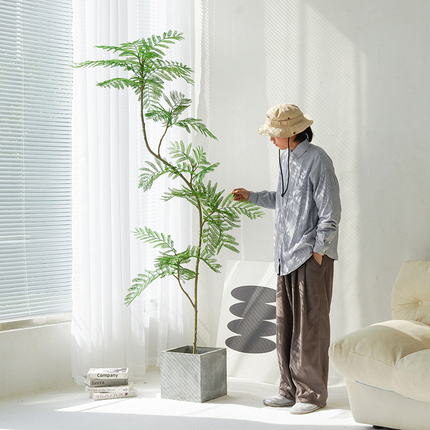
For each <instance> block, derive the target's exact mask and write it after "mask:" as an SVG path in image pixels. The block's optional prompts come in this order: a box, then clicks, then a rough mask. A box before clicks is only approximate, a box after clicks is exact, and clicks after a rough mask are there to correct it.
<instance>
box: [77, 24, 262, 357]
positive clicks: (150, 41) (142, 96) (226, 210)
mask: <svg viewBox="0 0 430 430" xmlns="http://www.w3.org/2000/svg"><path fill="white" fill-rule="evenodd" d="M180 40H183V36H182V33H178V32H176V31H168V32H166V33H163V35H162V36H152V37H149V38H146V39H139V40H136V41H134V42H129V43H122V44H120V45H119V46H97V48H100V49H103V50H106V51H111V52H114V53H117V54H118V58H115V59H108V60H96V61H84V62H81V63H76V64H74V67H96V66H102V67H119V68H121V69H123V70H125V71H126V72H127V73H128V77H125V78H123V77H118V78H112V79H108V80H106V81H103V82H99V83H98V84H97V85H98V86H100V87H103V88H116V89H124V88H127V87H128V88H132V89H133V90H134V92H135V94H136V96H137V99H138V101H139V103H140V118H141V123H142V133H143V141H144V143H145V146H146V149H147V150H148V152H149V153H150V154H151V155H152V157H153V161H146V163H145V164H146V165H145V167H143V168H142V169H141V171H142V173H141V175H140V177H139V187H140V188H142V189H143V191H148V190H149V189H150V188H151V187H152V185H153V183H154V181H156V180H157V179H158V178H160V177H161V176H163V175H168V176H169V177H171V178H173V179H178V180H180V186H179V187H177V188H169V189H168V190H167V191H166V192H165V194H164V195H163V196H162V200H164V201H166V202H167V201H169V200H170V199H172V198H173V197H178V198H183V199H185V200H187V201H188V202H189V203H190V204H191V205H193V206H194V207H195V208H196V209H197V213H198V227H197V228H198V236H197V237H198V240H197V244H196V245H194V246H193V245H189V246H187V248H186V249H185V250H182V251H178V250H177V249H176V248H175V245H174V242H173V240H172V238H171V236H170V235H169V234H168V235H165V234H164V233H158V232H155V231H153V230H152V229H151V228H149V227H144V228H136V230H135V232H134V233H135V236H136V237H137V238H138V239H141V240H142V241H143V242H146V243H151V244H152V245H153V246H154V247H156V248H157V247H158V248H160V252H159V255H158V257H157V258H156V259H155V261H154V269H146V270H145V271H144V273H143V274H139V275H138V276H137V277H136V278H135V279H134V280H133V284H132V285H131V287H130V288H129V290H128V294H127V296H126V297H125V303H126V304H127V305H129V304H130V303H131V302H132V301H133V300H134V299H136V297H138V296H139V295H140V294H141V293H142V292H143V291H144V290H145V289H146V288H147V287H148V286H149V285H150V284H151V283H152V282H154V281H155V280H156V279H159V278H165V277H166V276H173V277H174V278H176V280H177V282H178V285H179V287H180V289H181V290H182V292H183V293H184V294H185V296H186V297H187V299H188V300H189V302H190V303H191V306H192V308H193V310H194V339H193V353H195V352H196V344H197V292H198V284H199V270H200V263H202V262H203V263H205V264H206V265H207V266H208V267H209V268H210V269H211V270H213V271H214V272H218V273H219V271H220V268H221V265H220V264H219V263H218V262H217V259H216V256H217V255H218V254H219V252H220V251H221V249H222V248H227V249H230V250H232V251H234V252H239V251H238V249H237V246H238V243H237V242H236V239H235V238H234V237H233V236H232V235H231V234H229V231H230V230H232V229H233V228H235V227H239V224H240V216H241V215H245V216H247V217H248V218H250V219H255V218H257V217H261V216H262V214H263V212H262V211H261V210H260V209H259V208H258V207H256V206H255V205H253V204H251V203H248V202H233V196H232V195H231V194H230V193H225V191H224V190H222V191H218V189H217V186H218V185H217V183H212V182H211V181H208V182H206V181H205V180H204V179H205V177H206V175H207V174H208V173H210V172H213V171H214V170H215V168H216V167H218V165H219V163H214V164H211V163H209V161H208V160H207V157H206V152H205V151H204V150H203V148H202V147H200V146H198V147H193V145H192V143H190V144H187V145H186V144H184V142H182V141H180V142H171V143H170V146H169V147H168V150H167V153H168V154H169V155H168V156H167V155H165V154H166V152H165V151H162V145H163V143H164V138H165V136H166V134H167V132H168V130H169V129H170V128H172V127H181V128H183V129H185V130H186V131H187V132H188V133H191V131H192V130H194V131H196V132H200V133H201V134H203V135H204V136H206V137H210V138H212V139H216V137H215V136H214V135H213V134H212V133H211V132H210V131H209V130H208V128H207V127H206V126H205V125H204V124H203V122H202V121H201V120H200V119H196V118H190V117H188V118H183V119H181V115H182V113H183V112H184V111H185V110H186V109H187V108H188V107H189V106H190V105H191V100H190V99H188V98H186V97H185V95H184V94H182V93H180V92H177V91H170V94H169V95H166V94H165V93H164V85H165V82H166V81H172V80H174V79H177V78H181V79H184V80H185V81H186V82H187V83H188V84H191V85H193V84H194V82H193V80H192V78H191V73H192V72H193V71H192V70H191V68H189V67H188V66H186V65H184V64H182V63H180V62H176V61H169V60H166V59H165V58H164V57H165V51H166V50H167V49H168V48H169V44H173V43H176V42H178V41H180ZM162 100H164V105H163V104H162ZM146 120H152V121H155V122H160V123H161V124H162V126H163V128H164V129H163V132H162V135H161V137H160V140H159V141H158V142H156V143H155V144H154V143H152V142H149V140H148V135H147V132H146V122H145V121H146ZM176 182H177V181H176ZM192 260H194V263H195V264H194V268H191V267H190V263H191V261H192ZM187 281H194V294H193V297H192V296H191V295H190V294H188V293H187V291H186V290H185V288H184V283H185V282H187Z"/></svg>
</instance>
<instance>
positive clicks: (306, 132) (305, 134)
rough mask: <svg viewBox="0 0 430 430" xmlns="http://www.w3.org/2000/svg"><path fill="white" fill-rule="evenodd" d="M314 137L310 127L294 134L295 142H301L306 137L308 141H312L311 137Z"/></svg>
mask: <svg viewBox="0 0 430 430" xmlns="http://www.w3.org/2000/svg"><path fill="white" fill-rule="evenodd" d="M313 137H314V134H313V133H312V129H311V128H310V127H308V128H307V129H306V130H304V131H302V132H301V133H299V134H296V138H295V141H296V142H297V143H301V142H303V141H304V140H306V139H308V140H309V142H312V138H313Z"/></svg>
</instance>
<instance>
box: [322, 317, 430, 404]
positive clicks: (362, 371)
mask: <svg viewBox="0 0 430 430" xmlns="http://www.w3.org/2000/svg"><path fill="white" fill-rule="evenodd" d="M429 350H430V327H429V326H428V325H426V324H423V323H419V322H416V321H406V320H392V321H386V322H383V323H378V324H374V325H371V326H369V327H366V328H363V329H360V330H357V331H355V332H353V333H350V334H348V335H346V336H344V337H342V338H341V339H339V340H337V341H336V342H334V343H333V344H332V345H331V347H330V358H331V361H332V364H333V366H334V367H335V369H336V370H337V371H338V372H339V373H340V374H341V375H343V376H345V377H348V378H351V379H354V380H356V381H358V382H361V383H363V384H367V385H370V386H373V387H376V388H381V389H383V390H388V391H394V392H397V393H398V394H402V395H405V396H407V397H411V398H414V399H415V397H416V396H415V395H414V394H413V393H414V392H416V391H417V390H416V382H414V381H418V382H419V380H420V377H419V376H418V375H417V376H416V378H415V379H414V378H410V379H409V380H408V378H407V376H406V375H407V374H408V372H409V373H411V374H413V372H414V370H413V369H415V371H416V369H417V367H418V368H420V372H421V380H422V381H423V384H424V375H426V377H427V378H430V368H429V365H428V364H427V366H422V364H420V362H421V360H425V357H430V356H429V355H425V352H426V351H429ZM416 353H419V354H418V355H417V356H416V358H413V356H414V355H415V354H416ZM421 363H422V362H421ZM409 365H410V366H412V367H411V368H409V367H408V366H409ZM420 366H421V367H420ZM397 368H398V369H397ZM427 380H428V379H427ZM427 380H426V381H427ZM425 386H427V387H428V385H426V384H424V386H423V392H424V391H425V390H424V387H425ZM404 393H407V394H404ZM422 394H423V393H420V399H419V400H423V398H422ZM426 398H427V399H428V401H430V393H428V394H427V396H426ZM416 400H418V399H416Z"/></svg>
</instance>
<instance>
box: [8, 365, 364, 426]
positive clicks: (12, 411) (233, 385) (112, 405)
mask: <svg viewBox="0 0 430 430" xmlns="http://www.w3.org/2000/svg"><path fill="white" fill-rule="evenodd" d="M135 387H136V389H137V391H138V395H137V397H134V398H128V399H118V400H99V401H94V400H92V399H90V398H88V396H87V393H86V392H85V391H84V388H83V387H78V386H76V385H73V386H70V387H64V388H61V389H55V390H49V391H43V392H38V393H32V394H29V395H25V396H20V397H14V398H10V399H3V400H1V401H0V429H1V430H39V429H40V430H59V429H70V430H71V429H73V430H74V429H83V428H85V429H94V430H98V429H103V430H110V429H115V430H122V429H124V430H134V429H139V430H164V429H166V430H167V429H168V430H182V429H184V430H185V429H186V430H194V429H199V430H215V429H217V430H219V429H222V430H229V429H232V430H233V429H234V430H242V429H243V430H257V429H258V430H259V429H262V430H263V429H264V430H277V429H286V430H290V429H301V430H315V429H327V430H329V429H333V430H340V429H348V430H355V429H361V430H363V429H372V426H366V425H362V424H357V423H356V422H355V421H354V419H353V418H352V414H351V411H350V409H349V404H348V398H347V394H346V388H345V387H343V386H339V387H330V388H329V402H328V405H327V407H325V408H324V409H321V410H319V411H317V412H314V413H312V414H308V415H303V416H297V415H291V414H290V413H289V409H288V408H268V407H265V406H264V405H263V403H262V399H263V398H264V397H266V396H270V395H273V394H276V392H277V390H276V386H274V385H271V384H261V383H257V382H252V381H246V380H242V379H238V378H229V380H228V395H227V396H224V397H220V398H218V399H215V400H212V401H209V402H206V403H202V404H200V403H198V404H196V403H188V402H179V401H174V400H163V399H161V398H160V393H159V374H158V372H157V370H156V369H155V368H154V369H151V370H150V371H149V372H148V374H147V376H146V378H145V380H144V381H141V382H138V383H136V385H135Z"/></svg>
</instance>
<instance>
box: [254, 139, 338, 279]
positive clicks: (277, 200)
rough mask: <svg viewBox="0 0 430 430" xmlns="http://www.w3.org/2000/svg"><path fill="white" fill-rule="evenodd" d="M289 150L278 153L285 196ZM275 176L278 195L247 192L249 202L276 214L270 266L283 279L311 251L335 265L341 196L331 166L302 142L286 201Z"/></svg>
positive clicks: (320, 153)
mask: <svg viewBox="0 0 430 430" xmlns="http://www.w3.org/2000/svg"><path fill="white" fill-rule="evenodd" d="M288 151H289V150H288V149H287V150H285V151H283V152H282V155H281V168H282V172H283V180H284V191H285V189H286V186H287V182H288ZM281 193H282V178H281V174H279V182H278V189H277V191H276V192H275V191H260V192H253V191H251V193H250V196H249V201H250V202H252V203H255V204H256V205H258V206H261V207H265V208H270V209H275V211H276V214H275V233H274V264H275V271H276V273H277V274H278V275H287V274H288V273H291V272H293V271H294V270H296V269H297V268H299V267H300V266H301V265H302V264H303V263H305V261H306V260H308V259H309V258H310V257H311V255H312V252H316V253H318V254H321V255H327V256H329V257H330V258H332V259H334V260H337V258H338V255H337V243H338V226H339V222H340V212H341V206H340V196H339V183H338V181H337V178H336V175H335V172H334V167H333V162H332V161H331V159H330V157H329V156H328V155H327V154H326V152H325V151H324V150H323V149H322V148H320V147H319V146H315V145H312V144H311V143H309V141H308V140H305V141H303V142H301V143H299V145H297V147H296V148H295V149H294V151H292V152H291V153H290V179H289V185H288V190H287V192H286V194H285V195H284V197H282V196H281Z"/></svg>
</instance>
